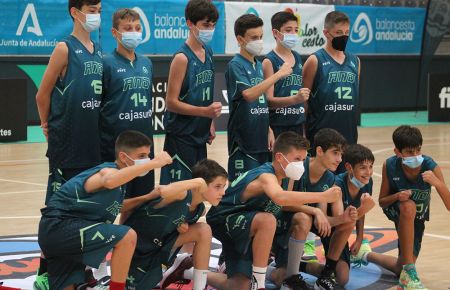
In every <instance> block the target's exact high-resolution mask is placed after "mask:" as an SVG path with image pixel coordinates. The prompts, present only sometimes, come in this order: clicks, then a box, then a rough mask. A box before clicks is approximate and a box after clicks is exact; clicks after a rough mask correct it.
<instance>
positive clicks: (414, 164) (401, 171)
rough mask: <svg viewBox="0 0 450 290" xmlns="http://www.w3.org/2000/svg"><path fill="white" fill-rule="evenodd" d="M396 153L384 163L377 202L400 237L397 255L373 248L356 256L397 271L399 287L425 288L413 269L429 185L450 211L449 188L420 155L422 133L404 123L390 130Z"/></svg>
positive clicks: (427, 209) (430, 162)
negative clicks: (392, 130) (384, 253)
mask: <svg viewBox="0 0 450 290" xmlns="http://www.w3.org/2000/svg"><path fill="white" fill-rule="evenodd" d="M392 140H393V141H394V145H395V148H394V153H395V155H394V156H392V157H390V158H388V159H387V160H386V161H385V162H384V164H383V175H382V180H381V189H380V197H379V203H380V206H381V207H382V208H383V211H384V213H385V215H386V216H387V217H388V219H389V220H391V221H393V222H394V224H395V228H396V230H397V234H398V239H399V243H398V246H399V257H398V258H396V257H392V256H388V255H382V254H378V253H374V252H363V253H359V254H358V257H357V259H359V260H360V263H362V264H364V265H367V263H368V262H373V263H376V264H378V265H380V266H382V267H384V268H386V269H388V270H390V271H392V272H394V273H395V274H397V275H399V276H400V278H399V281H398V287H399V289H426V288H425V287H424V286H423V285H422V283H421V281H420V279H419V277H418V275H417V272H416V267H415V263H416V260H417V257H418V256H419V252H420V248H421V244H422V237H423V234H424V231H425V221H427V220H429V214H430V199H431V186H434V187H435V188H436V191H437V192H438V194H439V196H440V197H441V199H442V201H443V202H444V204H445V207H446V208H447V210H449V211H450V192H449V190H448V187H447V186H446V184H445V181H444V177H443V175H442V171H441V168H440V167H439V166H438V165H437V164H436V162H435V161H434V160H433V159H432V158H431V157H429V156H426V155H422V134H421V133H420V130H419V129H418V128H415V127H411V126H408V125H403V126H400V127H398V128H397V129H395V131H394V133H393V134H392Z"/></svg>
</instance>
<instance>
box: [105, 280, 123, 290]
mask: <svg viewBox="0 0 450 290" xmlns="http://www.w3.org/2000/svg"><path fill="white" fill-rule="evenodd" d="M109 290H125V282H123V283H119V282H114V281H110V282H109Z"/></svg>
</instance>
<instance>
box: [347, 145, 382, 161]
mask: <svg viewBox="0 0 450 290" xmlns="http://www.w3.org/2000/svg"><path fill="white" fill-rule="evenodd" d="M343 159H344V162H348V163H350V165H351V166H355V165H356V164H358V163H363V162H364V161H370V162H372V164H373V162H374V161H375V157H374V156H373V153H372V151H370V149H369V148H367V147H366V146H364V145H361V144H351V145H348V146H347V147H346V148H345V153H344V157H343Z"/></svg>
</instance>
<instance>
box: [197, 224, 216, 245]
mask: <svg viewBox="0 0 450 290" xmlns="http://www.w3.org/2000/svg"><path fill="white" fill-rule="evenodd" d="M196 227H197V232H198V238H199V240H207V241H211V239H212V231H211V227H210V226H209V225H208V224H207V223H196Z"/></svg>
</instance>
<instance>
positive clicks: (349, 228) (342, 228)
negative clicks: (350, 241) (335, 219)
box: [336, 221, 356, 232]
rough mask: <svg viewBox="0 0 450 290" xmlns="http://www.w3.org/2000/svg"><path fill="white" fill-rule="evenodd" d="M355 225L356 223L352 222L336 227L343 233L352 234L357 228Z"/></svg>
mask: <svg viewBox="0 0 450 290" xmlns="http://www.w3.org/2000/svg"><path fill="white" fill-rule="evenodd" d="M355 225H356V222H355V221H350V222H348V223H343V224H340V225H338V226H336V230H337V231H341V232H351V231H353V228H354V227H355Z"/></svg>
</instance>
